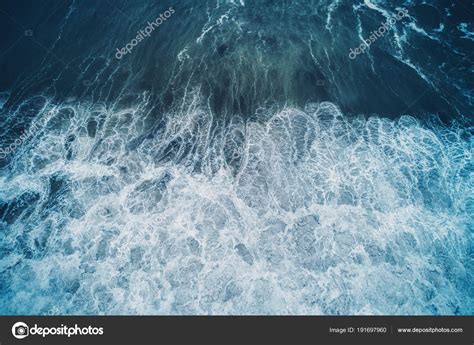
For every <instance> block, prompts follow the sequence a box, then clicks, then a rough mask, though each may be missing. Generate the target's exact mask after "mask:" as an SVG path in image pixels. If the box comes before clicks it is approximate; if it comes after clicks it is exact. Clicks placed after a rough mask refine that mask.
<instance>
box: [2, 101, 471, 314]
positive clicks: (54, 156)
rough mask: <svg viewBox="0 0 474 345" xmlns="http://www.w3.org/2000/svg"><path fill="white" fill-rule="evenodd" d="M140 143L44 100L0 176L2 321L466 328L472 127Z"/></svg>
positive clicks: (157, 137)
mask: <svg viewBox="0 0 474 345" xmlns="http://www.w3.org/2000/svg"><path fill="white" fill-rule="evenodd" d="M191 98H192V100H191V101H190V102H187V103H186V105H181V106H180V107H175V108H174V109H172V110H171V111H170V112H169V113H168V114H167V115H166V116H164V117H163V119H162V120H161V121H160V122H159V125H156V126H154V127H153V130H151V131H148V130H147V128H149V126H150V124H149V123H148V122H147V121H148V119H147V116H145V114H144V109H145V108H146V105H147V102H148V95H147V94H146V93H144V94H143V95H142V97H141V100H140V101H139V102H137V103H135V104H134V105H133V106H129V107H127V108H124V109H117V108H116V107H108V106H106V105H105V104H93V105H92V104H87V103H79V102H76V103H75V102H73V101H70V102H65V103H63V104H53V103H51V102H50V101H49V100H48V99H46V98H43V97H36V98H32V99H29V100H28V101H25V102H23V104H22V106H21V107H19V108H18V109H17V110H16V111H17V112H18V113H17V114H14V115H15V116H11V117H12V118H19V114H20V113H21V112H26V111H31V109H32V108H34V107H39V109H40V110H39V113H40V115H39V116H38V117H37V118H34V119H33V124H34V122H35V121H41V122H42V123H45V124H46V127H45V128H44V130H39V131H35V132H34V133H33V134H32V135H30V136H29V137H28V138H27V139H26V141H25V142H24V143H23V144H22V145H21V146H20V147H19V148H18V149H17V150H16V151H15V152H14V153H13V154H12V156H11V157H9V162H8V165H6V166H4V167H3V173H2V175H1V177H0V200H1V203H0V217H1V223H0V227H1V229H2V231H1V232H0V236H1V240H0V246H1V255H2V256H1V260H0V265H1V266H0V271H1V272H2V274H1V275H0V277H1V278H0V279H1V280H0V289H1V292H0V293H1V295H2V296H3V298H2V299H1V301H0V311H1V312H2V314H48V313H49V314H51V313H60V314H472V313H473V311H474V303H473V296H474V291H473V285H472V281H473V280H474V279H473V278H474V277H473V266H472V265H473V263H472V253H473V249H474V248H473V243H474V241H472V229H473V219H472V215H473V214H474V207H473V205H474V200H473V197H472V196H473V178H472V171H473V158H472V153H473V144H474V142H473V139H472V138H473V136H472V128H467V129H466V128H463V127H461V126H457V125H456V123H453V124H451V125H445V124H441V123H438V122H436V121H432V124H424V123H421V122H419V121H418V120H416V119H415V118H413V117H410V116H402V117H401V118H399V119H397V120H391V119H386V118H381V117H377V116H371V117H368V118H366V117H346V116H344V114H342V113H341V111H340V110H339V108H338V107H337V106H336V105H335V104H332V103H328V102H323V103H312V104H308V105H307V106H306V107H305V108H304V109H303V108H297V107H289V106H286V107H281V108H279V109H276V108H275V109H273V108H265V109H263V108H262V109H260V110H259V116H258V118H259V120H258V121H248V120H244V119H242V118H240V117H239V116H234V117H231V119H230V120H229V121H228V123H222V121H218V119H217V118H215V117H214V116H213V113H212V111H211V109H210V108H209V106H208V105H206V102H204V101H203V100H201V97H200V96H199V95H198V94H194V95H193V96H192V97H191Z"/></svg>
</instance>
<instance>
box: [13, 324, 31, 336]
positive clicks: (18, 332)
mask: <svg viewBox="0 0 474 345" xmlns="http://www.w3.org/2000/svg"><path fill="white" fill-rule="evenodd" d="M12 334H13V336H14V337H15V338H17V339H23V338H26V337H27V336H28V335H29V334H30V329H29V327H28V325H27V324H26V323H24V322H17V323H15V324H14V325H13V327H12Z"/></svg>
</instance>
